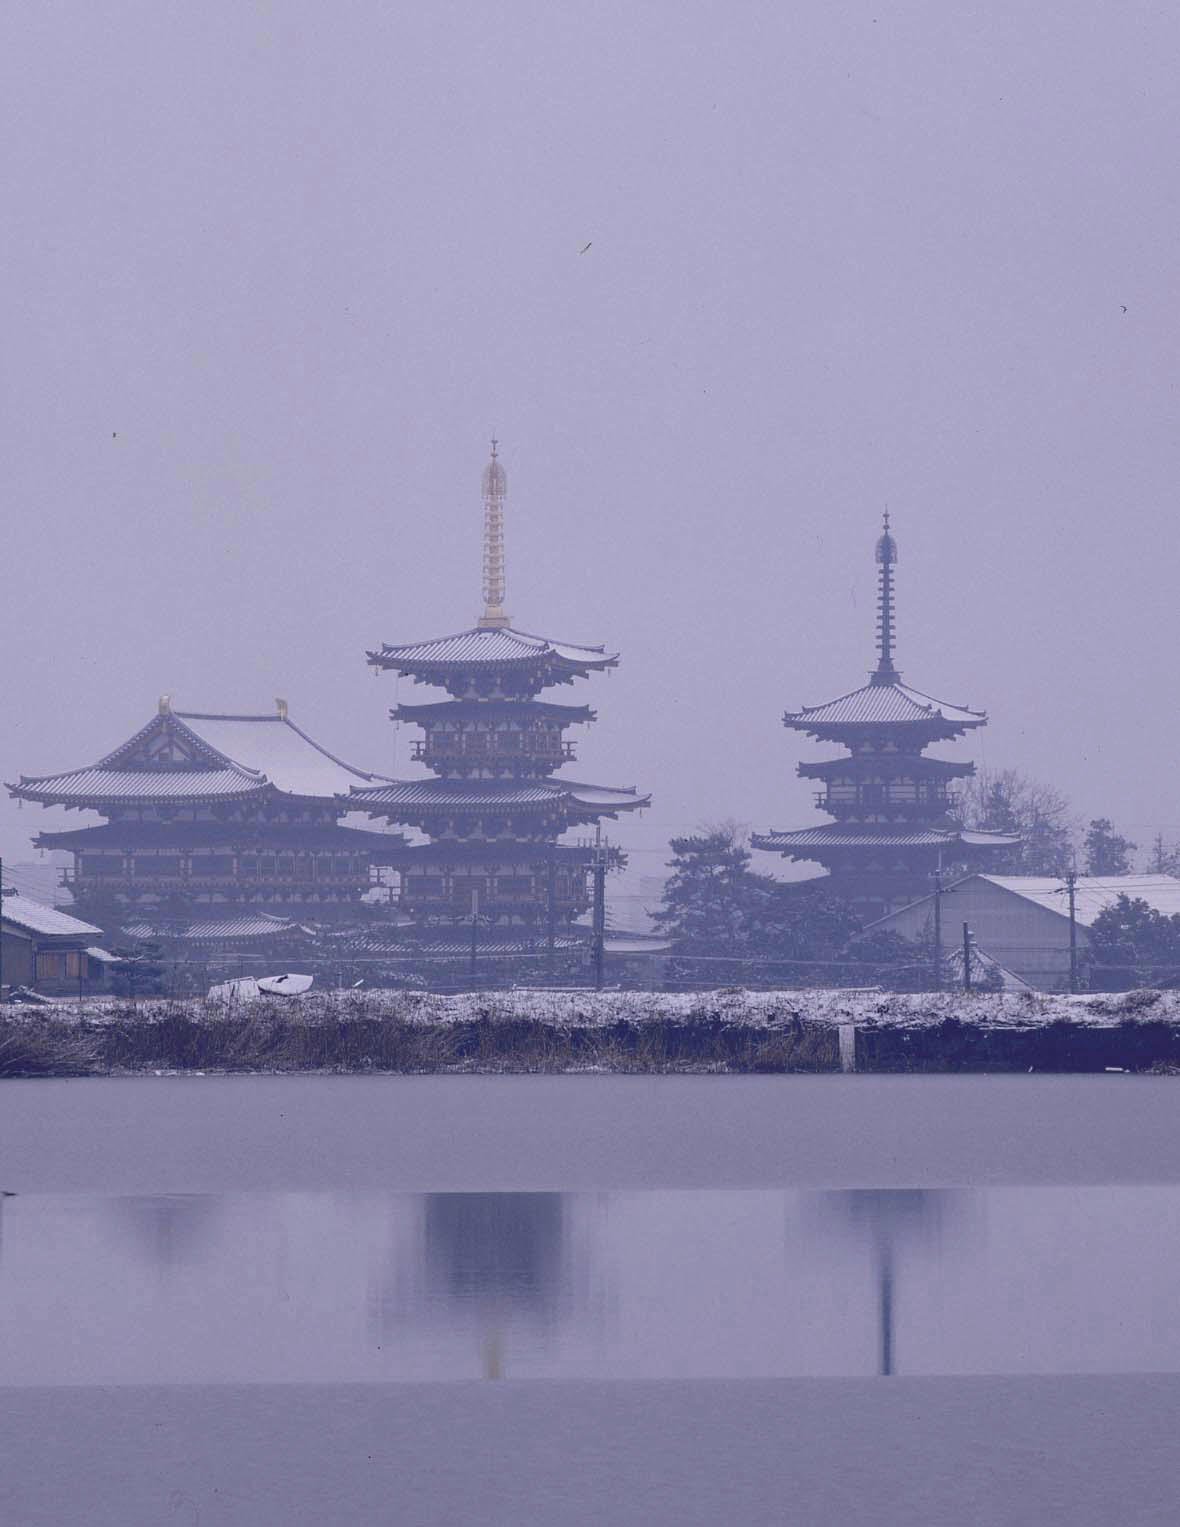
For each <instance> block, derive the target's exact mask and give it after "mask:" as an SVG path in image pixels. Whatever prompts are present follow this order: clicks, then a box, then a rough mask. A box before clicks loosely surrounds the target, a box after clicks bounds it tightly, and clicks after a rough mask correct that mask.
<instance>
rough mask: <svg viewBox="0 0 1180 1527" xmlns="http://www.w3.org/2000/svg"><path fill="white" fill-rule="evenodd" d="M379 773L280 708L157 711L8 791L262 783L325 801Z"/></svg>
mask: <svg viewBox="0 0 1180 1527" xmlns="http://www.w3.org/2000/svg"><path fill="white" fill-rule="evenodd" d="M382 778H384V776H383V775H380V774H370V773H368V772H367V771H366V770H364V769H357V768H354V767H353V766H352V765H351V764H346V763H344V762H343V761H342V760H341V759H339V758H337V757H336V756H335V754H333V753H329V752H328V750H327V749H326V748H323V747H321V746H320V744H319V743H318V742H315V741H314V740H313V739H312V738H311V737H309V736H308V735H307V733H306V732H304V731H301V730H300V728H299V727H297V726H296V725H295V723H294V722H293V721H291V720H289V719H288V718H287V716H286V714H285V712H284V713H283V714H278V713H272V714H270V715H261V716H230V715H211V714H204V713H201V712H196V711H182V712H172V711H163V712H161V713H160V714H159V715H157V716H153V718H152V719H151V721H149V722H148V724H147V725H146V726H144V727H142V728H141V729H140V730H139V731H138V732H137V733H136V734H135V735H134V736H133V737H130V738H128V740H127V741H126V742H124V743H122V744H120V746H119V747H117V748H116V749H115V750H114V752H112V753H108V754H107V755H106V757H105V758H101V759H99V761H98V763H96V764H93V765H90V766H89V767H87V768H85V769H74V770H71V771H68V772H66V773H62V774H47V775H28V774H23V775H22V776H21V779H20V783H19V784H16V785H9V786H8V788H9V790H10V791H11V792H12V794H13V795H16V796H19V797H21V798H23V799H25V800H32V801H40V802H42V803H43V804H45V805H51V804H59V805H65V806H83V805H93V806H96V807H98V808H99V809H101V808H102V807H103V806H106V805H126V804H134V803H137V802H152V801H160V800H166V801H180V800H185V801H206V800H227V799H242V798H244V797H248V796H251V795H255V794H258V793H260V792H263V791H265V790H268V789H271V788H273V789H275V790H278V791H281V792H282V793H283V794H285V795H296V796H308V797H315V798H319V799H327V800H331V799H332V798H333V797H334V796H337V795H341V794H343V793H345V792H346V791H348V790H349V789H351V787H352V786H353V785H357V784H372V783H374V782H376V781H378V780H380V779H382Z"/></svg>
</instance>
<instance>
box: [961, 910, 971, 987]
mask: <svg viewBox="0 0 1180 1527" xmlns="http://www.w3.org/2000/svg"><path fill="white" fill-rule="evenodd" d="M963 990H964V991H970V990H971V929H970V928H969V927H968V926H967V924H966V923H964V924H963Z"/></svg>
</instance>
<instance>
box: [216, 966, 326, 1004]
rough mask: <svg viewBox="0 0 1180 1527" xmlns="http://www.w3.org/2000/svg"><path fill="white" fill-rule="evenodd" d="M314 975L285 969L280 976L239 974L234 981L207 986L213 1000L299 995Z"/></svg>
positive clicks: (249, 999)
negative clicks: (284, 972)
mask: <svg viewBox="0 0 1180 1527" xmlns="http://www.w3.org/2000/svg"><path fill="white" fill-rule="evenodd" d="M314 981H315V977H314V976H303V975H298V974H296V972H295V971H287V972H286V974H285V975H281V976H239V977H238V978H237V979H236V980H234V981H218V982H217V983H216V985H214V986H211V987H210V988H209V997H210V999H211V1000H212V1001H214V1002H250V1001H253V1000H254V999H255V998H257V997H301V996H302V995H303V993H304V992H306V991H310V990H311V988H312V984H313V982H314Z"/></svg>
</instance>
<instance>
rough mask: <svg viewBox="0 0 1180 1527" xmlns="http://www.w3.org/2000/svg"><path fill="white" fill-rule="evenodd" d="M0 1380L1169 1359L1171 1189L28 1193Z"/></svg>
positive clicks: (381, 1376) (707, 1374)
mask: <svg viewBox="0 0 1180 1527" xmlns="http://www.w3.org/2000/svg"><path fill="white" fill-rule="evenodd" d="M2 1232H3V1240H2V1243H0V1353H2V1356H0V1382H6V1383H9V1384H46V1383H48V1384H94V1383H98V1384H126V1383H133V1384H135V1383H151V1382H154V1383H235V1382H237V1383H241V1382H258V1381H264V1382H288V1381H291V1380H298V1381H301V1382H324V1383H341V1382H355V1381H365V1382H388V1381H404V1380H411V1379H417V1380H421V1379H430V1380H454V1379H468V1378H478V1377H481V1376H482V1377H485V1378H502V1377H506V1376H511V1377H513V1378H560V1379H584V1378H609V1379H618V1378H661V1379H662V1378H688V1377H694V1378H752V1377H791V1376H799V1375H807V1376H836V1377H841V1376H854V1375H867V1374H878V1373H884V1374H959V1375H962V1374H1068V1373H1133V1372H1164V1373H1174V1372H1180V1276H1178V1273H1177V1269H1180V1189H1176V1188H1163V1187H1149V1188H1135V1187H1127V1188H1119V1187H1098V1188H1075V1187H1070V1188H1045V1187H1032V1188H1006V1189H988V1190H982V1191H973V1190H961V1189H930V1188H927V1189H912V1190H905V1189H863V1190H832V1191H827V1192H814V1191H810V1192H797V1191H782V1190H765V1189H759V1190H749V1191H739V1190H732V1189H722V1190H716V1191H700V1190H679V1191H671V1192H627V1193H599V1194H593V1193H426V1194H380V1193H373V1192H368V1193H281V1194H280V1193H268V1194H216V1195H214V1194H209V1195H205V1194H193V1195H176V1196H168V1195H153V1196H142V1197H141V1196H128V1197H121V1196H113V1197H99V1196H85V1197H74V1196H54V1195H44V1196H43V1195H30V1196H28V1197H24V1196H20V1197H16V1198H9V1199H6V1200H4V1201H3V1227H2Z"/></svg>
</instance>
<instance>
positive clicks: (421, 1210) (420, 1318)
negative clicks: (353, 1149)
mask: <svg viewBox="0 0 1180 1527" xmlns="http://www.w3.org/2000/svg"><path fill="white" fill-rule="evenodd" d="M573 1203H574V1200H573V1198H572V1197H571V1196H570V1195H568V1194H564V1193H424V1194H420V1195H416V1196H414V1197H412V1198H404V1199H402V1200H400V1205H401V1206H402V1207H403V1208H404V1206H405V1205H407V1204H408V1205H411V1206H412V1209H411V1217H410V1221H409V1223H408V1224H407V1223H406V1220H405V1219H404V1217H403V1216H402V1215H399V1214H397V1213H396V1208H395V1216H394V1221H393V1233H392V1234H391V1238H390V1246H389V1253H388V1257H387V1259H386V1261H385V1265H384V1267H383V1268H382V1270H381V1272H380V1274H379V1276H378V1278H377V1280H376V1284H375V1287H374V1289H373V1292H372V1296H371V1299H370V1317H371V1318H370V1328H371V1332H372V1334H373V1335H374V1336H375V1337H376V1338H377V1339H378V1340H386V1339H388V1338H390V1337H392V1336H393V1335H394V1333H395V1331H396V1330H398V1329H401V1330H403V1331H404V1329H405V1327H406V1326H407V1325H410V1326H414V1327H416V1328H418V1329H419V1330H421V1331H425V1332H430V1333H433V1336H434V1337H435V1339H437V1340H438V1341H439V1342H440V1343H442V1342H445V1341H446V1340H447V1339H448V1337H449V1336H450V1335H452V1334H458V1333H462V1335H461V1338H460V1339H461V1340H462V1341H463V1343H464V1344H465V1345H467V1344H469V1343H470V1342H471V1340H472V1338H474V1341H475V1344H476V1348H477V1350H478V1353H479V1359H480V1363H479V1366H480V1369H481V1371H482V1372H483V1373H484V1375H485V1377H489V1378H497V1377H501V1376H502V1375H503V1373H504V1372H505V1371H506V1365H507V1361H508V1349H509V1343H510V1339H511V1340H516V1341H524V1342H525V1343H527V1344H528V1345H529V1346H532V1347H537V1346H540V1347H541V1348H547V1347H548V1346H549V1344H550V1342H551V1340H552V1338H553V1335H554V1333H555V1331H556V1329H557V1327H558V1326H559V1325H560V1324H562V1323H563V1322H565V1321H567V1320H569V1319H570V1318H571V1317H574V1316H575V1315H580V1314H583V1313H584V1309H581V1308H579V1309H575V1305H578V1306H581V1305H582V1303H583V1301H582V1299H580V1298H579V1297H578V1296H577V1292H576V1291H577V1290H578V1289H579V1288H580V1289H581V1290H582V1291H583V1292H584V1291H585V1288H586V1282H587V1278H586V1269H585V1267H584V1266H583V1265H581V1264H584V1263H585V1262H586V1260H587V1258H588V1250H587V1248H586V1246H585V1244H584V1241H583V1238H582V1237H581V1236H575V1233H574V1219H575V1216H574V1213H573ZM399 1220H400V1224H399ZM575 1245H577V1246H578V1247H579V1248H580V1249H579V1250H578V1251H577V1252H575V1250H574V1247H575Z"/></svg>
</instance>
